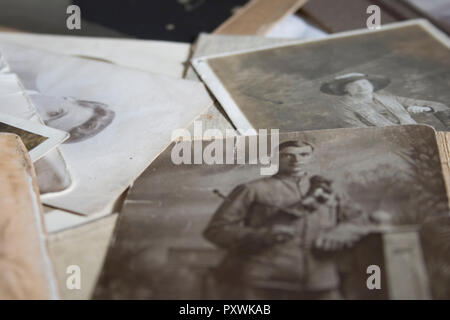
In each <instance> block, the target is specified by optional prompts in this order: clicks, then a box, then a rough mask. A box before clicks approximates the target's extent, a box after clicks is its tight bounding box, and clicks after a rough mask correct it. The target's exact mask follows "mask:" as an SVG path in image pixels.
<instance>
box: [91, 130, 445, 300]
mask: <svg viewBox="0 0 450 320" xmlns="http://www.w3.org/2000/svg"><path fill="white" fill-rule="evenodd" d="M233 139H234V138H233ZM236 139H237V138H236ZM240 139H246V141H248V140H249V139H250V137H245V138H240ZM212 143H213V141H203V147H205V148H206V146H208V145H209V144H212ZM246 146H248V144H246ZM173 147H174V145H171V146H170V147H169V148H168V149H166V151H165V152H163V153H162V154H161V155H160V156H159V157H158V158H157V159H156V160H155V161H154V162H153V163H152V165H151V166H150V167H149V168H148V169H147V170H146V171H145V172H144V173H143V174H142V175H141V177H140V178H139V179H137V181H136V182H135V184H134V185H133V187H132V188H131V190H130V193H129V195H128V197H127V200H126V201H125V205H124V209H123V212H122V214H121V215H120V216H119V221H118V226H117V228H116V231H115V235H114V239H115V240H114V241H113V242H112V243H111V246H110V249H109V251H108V254H107V258H106V261H105V264H104V268H103V271H102V275H101V277H100V280H99V282H98V284H97V289H96V291H95V294H94V298H96V299H442V298H450V286H449V283H450V277H449V275H448V272H447V270H448V263H449V258H450V251H449V250H448V244H447V242H448V235H449V233H450V218H449V217H450V216H449V210H448V198H447V195H446V188H445V184H444V178H443V173H442V172H443V171H442V168H441V164H440V160H439V154H438V147H437V143H436V136H435V131H434V130H433V129H432V128H431V127H429V126H423V125H405V126H387V127H382V128H349V129H333V130H321V131H306V132H299V133H285V134H281V135H280V139H279V144H278V148H274V150H275V151H274V152H276V149H278V150H279V151H278V152H276V156H278V159H279V166H278V172H277V173H275V174H274V175H272V176H261V174H260V170H259V169H260V166H259V165H250V164H249V165H246V164H235V165H226V164H213V165H207V164H197V165H190V164H180V165H175V164H173V162H172V150H173ZM272 147H273V146H272ZM272 147H271V148H270V149H272ZM192 148H194V146H192ZM192 152H195V150H194V149H192ZM247 157H248V158H249V157H250V154H247ZM248 163H251V162H248ZM373 266H375V267H379V268H380V270H381V279H380V283H379V285H380V290H370V288H369V287H368V285H367V283H368V282H367V281H368V273H367V271H368V270H370V269H368V268H373Z"/></svg>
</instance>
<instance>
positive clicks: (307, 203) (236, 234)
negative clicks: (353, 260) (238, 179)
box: [204, 141, 367, 299]
mask: <svg viewBox="0 0 450 320" xmlns="http://www.w3.org/2000/svg"><path fill="white" fill-rule="evenodd" d="M313 153H314V146H313V145H312V144H310V143H308V142H303V141H287V142H284V143H281V144H280V146H279V170H278V173H277V174H275V175H274V176H271V177H265V178H262V179H258V180H255V181H252V182H249V183H246V184H243V185H240V186H238V187H236V188H235V189H234V190H233V191H232V192H231V194H230V195H229V196H228V197H227V198H226V199H225V200H224V202H223V203H222V205H221V206H220V207H219V208H218V209H217V211H216V213H215V214H214V216H213V218H212V220H211V221H210V223H209V225H208V226H207V228H206V230H205V231H204V236H205V237H206V239H208V240H209V241H211V242H212V243H214V244H215V245H217V246H218V247H220V248H222V249H224V250H226V251H227V254H226V255H225V258H224V260H223V261H222V263H221V264H220V266H219V267H218V268H216V271H215V275H216V278H217V279H218V282H219V283H220V286H219V287H221V291H222V293H221V294H222V297H225V298H244V299H339V298H341V294H340V291H339V286H340V279H339V275H338V269H337V265H336V262H335V261H334V259H333V258H332V255H327V252H335V251H337V250H341V249H344V248H346V247H351V246H352V245H353V244H354V243H355V242H356V241H358V240H359V239H360V238H361V237H362V236H363V235H364V234H365V231H364V230H365V229H364V228H361V226H362V225H364V224H366V221H367V219H366V215H365V214H364V213H363V212H362V211H361V210H360V209H359V208H358V206H356V205H354V203H352V202H351V201H349V199H347V198H346V197H345V196H343V195H342V194H338V193H337V192H336V191H335V190H333V185H332V181H330V180H327V179H326V178H324V177H322V176H318V175H316V176H310V174H309V172H308V171H307V169H306V166H307V165H308V163H310V162H311V161H312V159H313ZM316 251H317V252H316ZM318 252H320V253H321V254H318ZM323 253H325V254H323Z"/></svg>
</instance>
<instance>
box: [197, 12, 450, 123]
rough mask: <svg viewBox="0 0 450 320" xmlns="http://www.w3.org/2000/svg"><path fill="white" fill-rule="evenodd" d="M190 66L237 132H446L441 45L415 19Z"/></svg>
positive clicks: (445, 58)
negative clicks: (387, 128)
mask: <svg viewBox="0 0 450 320" xmlns="http://www.w3.org/2000/svg"><path fill="white" fill-rule="evenodd" d="M193 64H194V67H195V68H196V70H197V71H198V73H199V74H200V76H201V77H202V79H203V81H205V83H206V84H207V85H208V87H209V88H210V90H211V91H212V92H213V94H214V95H215V97H216V98H217V99H218V101H219V102H220V104H221V106H222V107H223V108H224V110H225V111H226V112H227V114H228V116H229V117H230V119H231V120H232V122H233V124H234V125H235V127H237V128H238V129H239V130H241V131H246V130H249V129H260V128H279V129H280V130H282V131H297V130H300V131H301V130H316V129H327V128H343V127H367V126H384V125H402V124H415V123H423V124H428V125H431V126H433V127H434V128H435V129H436V130H440V131H446V130H448V128H450V126H449V124H450V123H449V121H448V119H450V118H449V117H448V116H449V112H450V110H449V105H450V102H449V101H450V97H449V96H448V93H449V91H448V90H447V87H448V84H449V81H450V80H449V79H450V78H449V77H450V59H449V41H448V38H447V37H446V36H445V35H443V34H442V33H440V32H439V31H438V30H437V29H436V28H435V27H433V26H432V25H430V24H429V23H427V22H426V21H422V20H418V21H417V20H416V21H412V22H407V23H400V24H393V25H390V26H385V27H383V28H382V29H380V30H377V31H369V30H364V31H357V32H350V33H344V34H340V35H335V36H331V37H329V38H326V39H321V40H315V41H308V42H302V43H298V44H288V45H283V46H275V47H271V48H267V49H258V50H253V51H247V52H245V51H244V52H240V53H234V54H229V55H227V54H222V55H216V56H211V57H208V58H200V59H197V60H194V62H193ZM360 85H361V86H362V87H361V86H360ZM361 92H362V93H361Z"/></svg>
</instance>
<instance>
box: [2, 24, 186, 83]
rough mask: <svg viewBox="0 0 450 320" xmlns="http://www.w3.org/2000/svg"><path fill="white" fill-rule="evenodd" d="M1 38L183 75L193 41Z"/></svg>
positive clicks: (19, 35) (7, 35)
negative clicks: (190, 42)
mask: <svg viewBox="0 0 450 320" xmlns="http://www.w3.org/2000/svg"><path fill="white" fill-rule="evenodd" d="M0 41H8V42H12V43H15V44H19V45H24V46H28V47H33V48H35V49H41V50H46V51H48V52H52V53H56V54H65V55H72V56H80V57H89V58H94V59H99V60H106V61H110V62H112V63H114V64H116V65H118V66H122V67H128V68H134V69H138V70H142V71H147V72H152V73H155V74H162V75H166V76H171V77H176V78H181V77H182V76H183V72H184V68H185V66H184V64H185V62H186V61H187V60H188V58H189V50H190V44H189V43H180V42H169V41H155V40H132V39H113V38H96V37H75V36H59V35H43V34H33V33H16V32H0Z"/></svg>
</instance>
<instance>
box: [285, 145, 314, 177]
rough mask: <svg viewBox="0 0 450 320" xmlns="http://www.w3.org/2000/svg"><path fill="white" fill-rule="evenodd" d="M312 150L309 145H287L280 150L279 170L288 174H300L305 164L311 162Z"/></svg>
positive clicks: (303, 170)
mask: <svg viewBox="0 0 450 320" xmlns="http://www.w3.org/2000/svg"><path fill="white" fill-rule="evenodd" d="M312 156H313V150H312V147H311V146H308V145H305V146H301V147H287V148H284V149H282V150H280V162H279V172H280V173H283V174H288V175H301V174H303V173H304V172H305V169H306V168H305V166H306V165H307V164H308V163H310V162H311V159H312Z"/></svg>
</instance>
